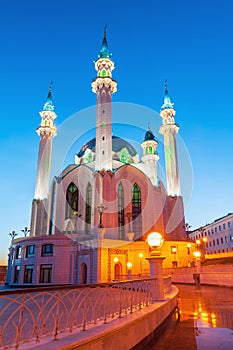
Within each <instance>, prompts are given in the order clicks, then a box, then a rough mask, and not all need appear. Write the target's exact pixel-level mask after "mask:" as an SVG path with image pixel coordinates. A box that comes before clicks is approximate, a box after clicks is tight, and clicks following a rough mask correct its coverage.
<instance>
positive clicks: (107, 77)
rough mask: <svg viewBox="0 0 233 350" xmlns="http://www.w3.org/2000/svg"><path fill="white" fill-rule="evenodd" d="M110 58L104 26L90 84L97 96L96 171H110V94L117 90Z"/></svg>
mask: <svg viewBox="0 0 233 350" xmlns="http://www.w3.org/2000/svg"><path fill="white" fill-rule="evenodd" d="M110 57H111V54H110V52H109V49H108V43H107V37H106V26H105V27H104V37H103V41H102V45H101V50H100V53H99V55H98V59H97V60H96V61H95V69H96V71H97V77H96V79H95V80H94V81H93V82H92V84H91V86H92V91H93V92H95V93H96V95H97V106H96V155H95V169H96V170H102V169H105V170H112V94H113V93H114V92H115V91H116V90H117V83H116V81H115V80H113V79H112V71H113V69H114V62H113V61H112V59H111V58H110Z"/></svg>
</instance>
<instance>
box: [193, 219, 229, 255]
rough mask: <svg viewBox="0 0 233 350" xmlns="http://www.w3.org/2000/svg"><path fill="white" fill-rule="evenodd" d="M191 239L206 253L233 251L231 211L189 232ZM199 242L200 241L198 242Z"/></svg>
mask: <svg viewBox="0 0 233 350" xmlns="http://www.w3.org/2000/svg"><path fill="white" fill-rule="evenodd" d="M189 237H190V240H191V241H194V242H197V243H198V245H200V246H201V247H202V249H204V251H205V253H206V254H218V253H227V252H232V251H233V213H229V214H227V215H225V216H223V217H221V218H218V219H216V220H214V221H213V222H211V223H210V224H206V225H205V226H202V227H201V228H199V229H197V230H194V231H191V232H189ZM199 242H200V243H199Z"/></svg>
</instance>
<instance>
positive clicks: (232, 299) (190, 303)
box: [145, 285, 233, 350]
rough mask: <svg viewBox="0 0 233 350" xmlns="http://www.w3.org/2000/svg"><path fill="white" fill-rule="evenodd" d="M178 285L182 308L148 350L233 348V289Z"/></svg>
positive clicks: (220, 349) (179, 303) (221, 349)
mask: <svg viewBox="0 0 233 350" xmlns="http://www.w3.org/2000/svg"><path fill="white" fill-rule="evenodd" d="M177 287H178V289H179V297H178V307H179V310H178V311H177V312H175V314H174V315H173V317H172V318H171V320H170V321H169V322H168V324H167V325H166V329H165V331H164V332H163V333H162V335H160V336H159V338H158V339H154V341H153V345H150V346H148V347H147V348H146V349H145V350H149V349H151V350H166V349H169V350H173V349H174V350H194V349H197V350H210V349H211V350H233V289H230V288H223V287H212V286H201V287H196V286H192V285H177Z"/></svg>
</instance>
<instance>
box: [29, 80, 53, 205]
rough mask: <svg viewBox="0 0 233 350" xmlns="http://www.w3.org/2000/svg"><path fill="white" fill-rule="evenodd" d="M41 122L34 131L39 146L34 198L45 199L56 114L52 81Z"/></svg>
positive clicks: (41, 113) (47, 188)
mask: <svg viewBox="0 0 233 350" xmlns="http://www.w3.org/2000/svg"><path fill="white" fill-rule="evenodd" d="M40 116H41V124H40V126H39V128H37V130H36V132H37V134H38V135H39V136H40V148H39V155H38V164H37V176H36V189H35V196H34V198H35V199H40V200H41V199H45V198H47V197H48V192H49V180H50V164H51V155H52V139H53V137H54V136H56V127H55V125H54V119H55V118H56V114H55V112H54V106H53V103H52V83H50V87H49V93H48V97H47V100H46V102H45V104H44V108H43V111H42V112H40Z"/></svg>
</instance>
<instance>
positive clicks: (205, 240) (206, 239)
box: [202, 237, 208, 257]
mask: <svg viewBox="0 0 233 350" xmlns="http://www.w3.org/2000/svg"><path fill="white" fill-rule="evenodd" d="M207 241H208V238H207V237H203V238H202V242H203V244H204V257H205V254H206V243H207Z"/></svg>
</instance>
